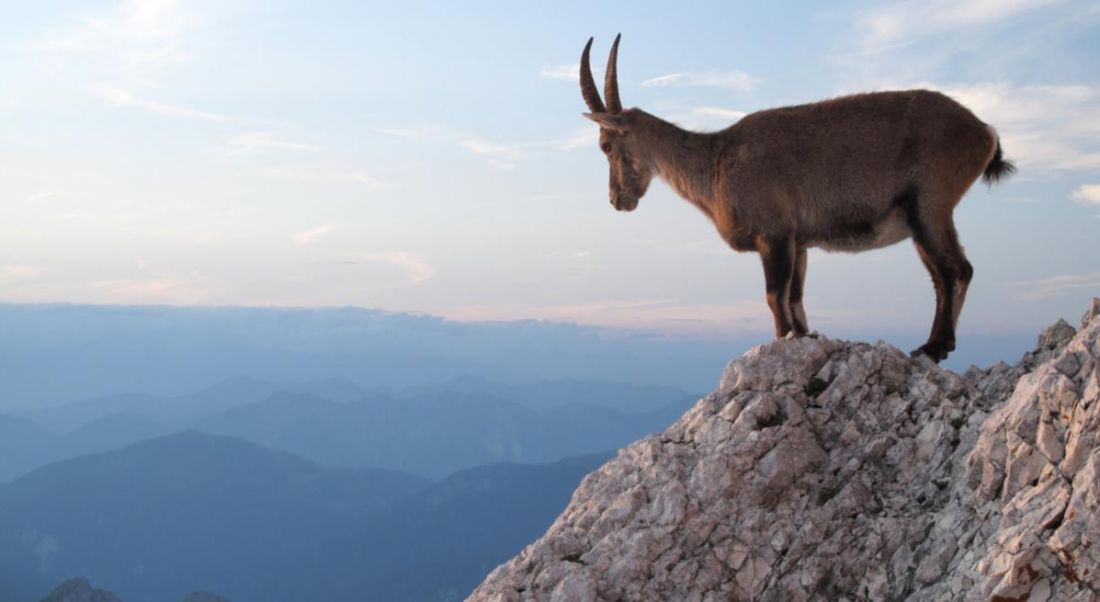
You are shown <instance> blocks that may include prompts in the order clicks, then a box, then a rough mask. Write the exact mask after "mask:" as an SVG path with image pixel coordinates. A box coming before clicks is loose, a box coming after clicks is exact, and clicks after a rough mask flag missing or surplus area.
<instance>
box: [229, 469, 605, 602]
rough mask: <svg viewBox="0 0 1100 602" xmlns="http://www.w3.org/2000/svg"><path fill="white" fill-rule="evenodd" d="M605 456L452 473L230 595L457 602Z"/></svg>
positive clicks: (538, 530) (272, 601)
mask: <svg viewBox="0 0 1100 602" xmlns="http://www.w3.org/2000/svg"><path fill="white" fill-rule="evenodd" d="M610 455H611V454H608V453H602V454H593V455H588V456H583V457H577V458H568V459H565V460H560V461H558V462H554V463H551V464H542V465H526V464H494V465H490V466H482V467H478V468H474V469H470V470H466V471H462V472H459V473H456V474H454V475H452V476H450V477H448V478H446V479H444V480H443V481H441V482H439V483H437V484H435V485H433V486H431V487H428V488H426V489H423V490H421V491H418V492H417V493H415V494H413V495H412V496H410V497H409V498H407V499H405V500H402V501H401V502H400V503H397V504H393V505H391V506H389V507H387V508H386V509H384V510H383V511H381V512H379V513H377V514H374V515H371V516H369V517H367V519H366V520H365V521H363V522H362V523H360V524H358V525H356V526H353V527H351V528H349V529H348V531H347V532H345V533H343V534H341V535H340V536H339V537H337V538H335V539H333V540H332V541H330V542H328V543H326V544H325V545H324V546H322V547H320V548H319V549H303V550H301V552H302V553H301V554H300V555H299V556H298V557H295V558H293V559H292V560H291V562H290V564H288V565H286V566H284V567H279V569H278V570H275V571H267V572H265V573H261V574H260V575H258V576H256V577H255V578H253V579H250V580H248V589H247V590H246V591H244V592H239V593H240V594H244V596H243V597H242V600H244V599H247V600H266V601H269V602H294V601H297V600H329V601H333V602H340V601H346V602H353V601H359V600H402V601H406V602H416V601H425V602H427V601H433V602H444V601H453V600H462V599H463V598H464V597H465V596H466V594H468V593H469V592H470V591H471V590H472V589H473V587H474V586H476V585H477V583H479V582H480V579H482V578H484V576H485V575H487V574H488V573H489V571H491V570H492V569H493V568H495V567H496V566H497V564H499V562H500V560H501V559H506V558H508V557H510V556H509V554H512V555H514V554H516V553H517V552H519V551H520V550H521V549H523V547H524V546H525V545H526V544H527V543H528V542H529V541H531V539H530V538H533V537H538V536H539V535H541V534H542V533H543V532H544V531H545V530H546V528H547V527H549V526H550V523H551V522H552V520H553V518H554V516H556V514H557V513H560V512H561V510H562V509H563V508H564V507H565V506H566V504H567V503H568V502H569V498H570V496H572V494H573V490H574V489H576V487H577V485H578V484H579V483H580V481H581V479H582V478H583V477H584V475H586V474H588V473H589V472H591V471H592V470H595V469H596V468H597V467H598V466H600V465H601V464H603V463H604V462H605V461H607V459H608V458H609V457H610ZM525 536H527V537H528V539H524V537H525ZM319 558H320V559H324V561H323V562H317V561H316V559H319ZM230 597H231V598H232V596H230ZM233 599H234V600H235V599H236V598H233Z"/></svg>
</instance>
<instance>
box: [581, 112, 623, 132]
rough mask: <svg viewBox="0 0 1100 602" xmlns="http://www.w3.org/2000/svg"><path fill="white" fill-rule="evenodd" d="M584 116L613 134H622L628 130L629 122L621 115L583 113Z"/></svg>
mask: <svg viewBox="0 0 1100 602" xmlns="http://www.w3.org/2000/svg"><path fill="white" fill-rule="evenodd" d="M584 116H585V117H587V118H589V119H591V120H592V121H595V122H596V123H598V124H600V127H602V128H604V129H608V130H611V131H613V132H619V133H620V134H621V133H624V132H626V131H627V130H628V129H630V120H629V119H627V117H626V115H623V114H622V113H584Z"/></svg>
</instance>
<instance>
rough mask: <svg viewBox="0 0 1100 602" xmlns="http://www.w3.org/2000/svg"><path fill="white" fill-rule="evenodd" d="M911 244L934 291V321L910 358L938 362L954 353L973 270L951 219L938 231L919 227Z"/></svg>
mask: <svg viewBox="0 0 1100 602" xmlns="http://www.w3.org/2000/svg"><path fill="white" fill-rule="evenodd" d="M918 234H919V236H918ZM913 242H914V244H915V245H916V247H917V253H918V254H920V257H921V261H923V262H924V265H925V267H926V268H928V272H929V274H931V275H932V282H933V284H934V285H935V288H936V318H935V320H934V321H933V322H932V331H931V333H929V335H928V341H927V342H926V343H925V344H923V345H921V346H920V347H919V348H917V349H916V350H914V351H913V355H917V354H921V353H923V354H924V355H927V356H928V357H930V358H932V359H933V360H935V361H937V362H938V361H940V360H942V359H945V358H946V357H947V354H948V353H950V352H952V351H954V350H955V328H956V326H957V325H958V321H959V313H960V312H962V307H963V303H965V302H966V291H967V288H968V287H969V286H970V280H971V278H973V275H974V268H973V267H972V266H971V265H970V261H968V260H967V259H966V255H965V253H963V248H962V245H960V244H959V238H958V234H957V233H956V231H955V225H954V224H953V223H952V221H951V219H950V217H948V219H946V220H944V221H943V222H942V223H941V225H940V226H939V227H938V228H937V227H930V225H922V228H921V229H920V230H919V231H914V233H913Z"/></svg>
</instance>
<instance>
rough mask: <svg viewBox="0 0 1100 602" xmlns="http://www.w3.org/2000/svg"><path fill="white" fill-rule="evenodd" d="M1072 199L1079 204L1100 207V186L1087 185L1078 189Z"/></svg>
mask: <svg viewBox="0 0 1100 602" xmlns="http://www.w3.org/2000/svg"><path fill="white" fill-rule="evenodd" d="M1070 198H1072V199H1073V200H1075V201H1077V202H1079V203H1089V204H1093V205H1100V184H1085V185H1084V186H1079V187H1077V189H1076V190H1074V191H1073V194H1071V195H1070Z"/></svg>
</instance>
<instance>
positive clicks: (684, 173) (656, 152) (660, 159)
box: [638, 111, 715, 214]
mask: <svg viewBox="0 0 1100 602" xmlns="http://www.w3.org/2000/svg"><path fill="white" fill-rule="evenodd" d="M639 112H640V113H642V116H641V117H642V119H641V121H642V123H643V124H644V125H643V127H641V128H639V130H638V134H639V136H641V137H642V142H643V144H644V145H645V148H646V149H647V151H648V159H649V164H650V167H652V168H653V171H654V172H656V174H657V175H659V176H661V179H662V180H664V181H665V182H667V183H668V185H669V186H671V187H672V189H673V190H675V191H676V193H677V194H679V195H680V196H682V197H684V198H685V199H687V200H688V201H690V202H691V203H692V204H694V205H696V206H697V207H699V208H700V209H702V210H703V211H704V212H707V213H708V214H709V208H710V203H711V199H712V198H713V196H714V177H715V173H714V169H715V156H714V152H715V151H714V148H715V144H714V140H715V136H714V134H705V133H698V132H690V131H688V130H685V129H683V128H680V127H678V126H676V125H674V124H672V123H669V122H667V121H664V120H662V119H660V118H658V117H654V116H653V115H650V114H648V113H644V112H641V111H639Z"/></svg>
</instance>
